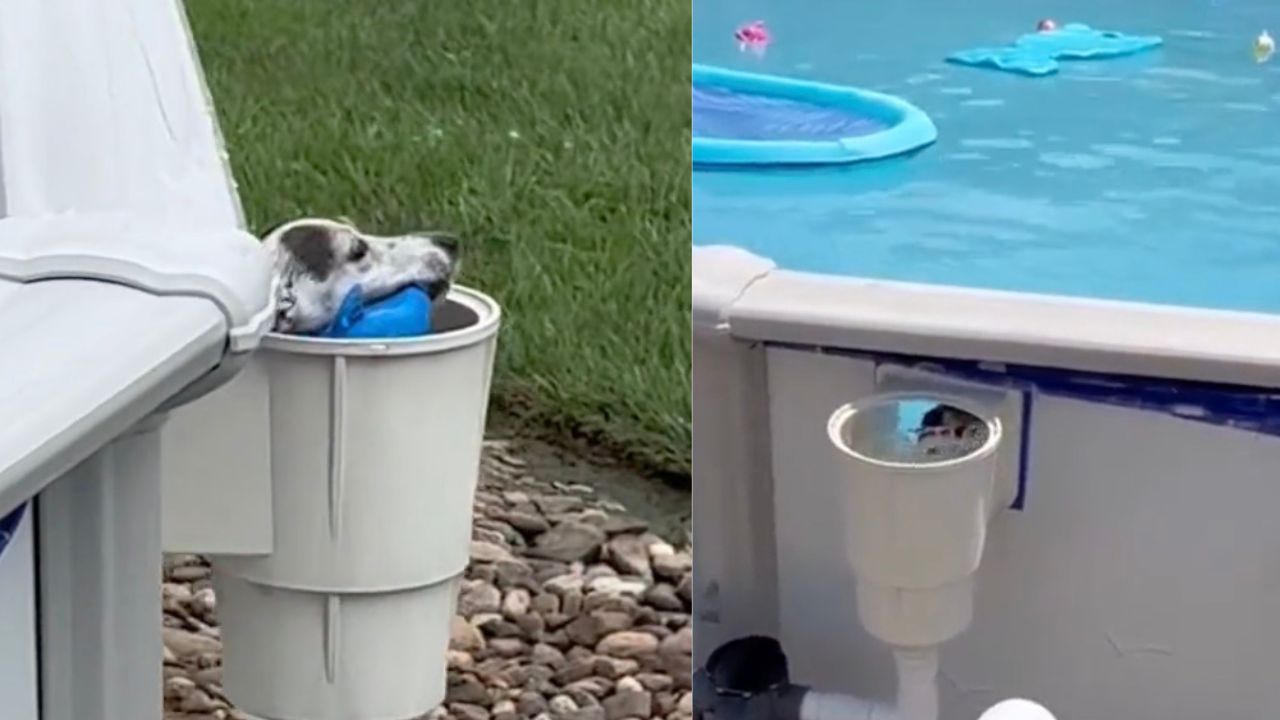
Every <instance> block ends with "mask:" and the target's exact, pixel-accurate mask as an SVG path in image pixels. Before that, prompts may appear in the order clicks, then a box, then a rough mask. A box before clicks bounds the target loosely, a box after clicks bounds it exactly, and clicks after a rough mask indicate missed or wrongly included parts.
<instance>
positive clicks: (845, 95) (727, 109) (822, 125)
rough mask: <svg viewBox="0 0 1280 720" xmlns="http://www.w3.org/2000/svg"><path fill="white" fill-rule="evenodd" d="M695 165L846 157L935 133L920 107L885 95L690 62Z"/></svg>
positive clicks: (923, 140)
mask: <svg viewBox="0 0 1280 720" xmlns="http://www.w3.org/2000/svg"><path fill="white" fill-rule="evenodd" d="M692 78H693V83H692V84H693V87H692V93H691V94H692V98H693V100H692V102H693V163H694V164H695V165H807V164H834V163H853V162H861V161H866V160H876V159H879V158H885V157H890V156H893V155H901V154H903V153H907V152H911V151H912V150H916V149H918V148H921V147H924V146H926V145H929V144H930V143H932V142H933V141H934V140H936V139H937V138H938V130H937V128H936V127H934V124H933V121H932V120H930V119H929V116H928V115H926V114H925V113H924V112H923V111H922V110H920V109H919V108H917V107H916V106H914V105H912V104H911V103H908V102H907V101H905V100H902V99H901V98H897V97H894V96H892V95H884V94H881V93H876V92H871V91H868V90H860V89H858V88H852V87H845V86H840V85H828V84H825V83H817V82H811V81H807V80H793V79H790V78H784V77H778V76H774V75H757V74H753V73H744V72H738V71H735V70H726V69H724V68H717V67H712V66H709V65H697V64H695V65H694V66H693V74H692Z"/></svg>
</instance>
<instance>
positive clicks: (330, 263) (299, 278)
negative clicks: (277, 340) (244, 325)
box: [262, 218, 458, 334]
mask: <svg viewBox="0 0 1280 720" xmlns="http://www.w3.org/2000/svg"><path fill="white" fill-rule="evenodd" d="M262 242H263V245H264V246H265V247H266V248H267V250H268V251H270V253H271V255H272V258H273V262H274V266H275V276H274V282H275V294H276V321H275V328H274V329H275V331H276V332H281V333H294V334H303V333H310V332H315V331H317V330H320V329H321V328H323V327H325V326H326V325H328V324H329V322H330V321H332V320H333V318H334V316H335V315H336V314H337V312H338V309H339V307H340V306H341V305H342V300H343V298H345V297H346V296H347V293H348V292H350V290H351V288H353V287H355V286H356V285H359V286H360V288H361V291H362V293H363V294H364V297H365V298H366V299H368V300H371V301H372V300H378V299H381V298H384V297H386V296H388V295H391V294H392V293H395V292H397V291H399V290H402V289H404V288H406V287H409V286H412V285H417V286H419V287H421V288H422V289H423V290H424V291H425V292H426V293H427V295H428V297H430V298H431V300H432V302H434V301H436V300H437V299H438V298H440V297H442V296H443V295H444V294H445V293H446V292H448V290H449V287H450V286H451V285H452V283H453V278H454V276H455V275H456V274H457V270H458V241H457V238H455V237H454V236H452V235H449V234H448V233H442V232H420V233H409V234H407V235H370V234H368V233H364V232H361V231H360V230H359V229H358V228H357V227H356V226H355V224H354V223H352V222H350V221H348V220H346V219H335V220H330V219H326V218H302V219H299V220H292V221H290V222H287V223H283V224H281V225H277V226H276V227H274V228H272V229H270V230H268V231H267V232H266V233H265V234H264V235H263V238H262Z"/></svg>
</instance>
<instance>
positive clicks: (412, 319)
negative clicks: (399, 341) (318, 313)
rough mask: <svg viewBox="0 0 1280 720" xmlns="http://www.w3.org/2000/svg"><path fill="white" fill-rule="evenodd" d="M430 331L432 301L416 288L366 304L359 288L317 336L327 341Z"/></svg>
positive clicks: (347, 298) (395, 335) (354, 288)
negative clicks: (328, 339) (329, 339)
mask: <svg viewBox="0 0 1280 720" xmlns="http://www.w3.org/2000/svg"><path fill="white" fill-rule="evenodd" d="M430 332H431V298H430V297H428V296H427V293H426V291H424V290H423V289H422V288H420V287H418V286H416V285H414V286H410V287H407V288H405V289H403V290H400V291H398V292H396V293H394V294H392V295H388V296H387V297H385V298H383V299H381V300H378V301H377V302H373V303H368V304H366V303H365V299H364V292H363V290H361V288H360V286H359V285H357V286H355V287H353V288H351V291H350V292H348V293H347V296H346V297H345V298H343V299H342V306H341V307H339V308H338V314H337V316H335V317H334V318H333V321H332V322H330V323H329V326H328V327H326V328H325V329H323V330H321V331H320V332H319V333H316V334H317V335H318V336H319V337H326V338H365V339H377V338H397V337H413V336H416V335H427V334H430Z"/></svg>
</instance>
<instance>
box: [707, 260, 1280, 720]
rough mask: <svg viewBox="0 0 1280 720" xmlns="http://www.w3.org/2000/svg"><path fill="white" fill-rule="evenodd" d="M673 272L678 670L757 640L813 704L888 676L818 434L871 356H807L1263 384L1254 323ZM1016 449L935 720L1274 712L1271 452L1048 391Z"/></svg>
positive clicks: (732, 272) (1276, 564)
mask: <svg viewBox="0 0 1280 720" xmlns="http://www.w3.org/2000/svg"><path fill="white" fill-rule="evenodd" d="M693 257H694V283H693V285H694V292H693V301H694V333H693V377H694V408H695V414H694V443H695V445H694V458H695V460H694V490H695V494H694V528H695V532H696V533H697V536H696V537H695V544H694V547H695V552H696V557H695V564H696V566H697V568H698V571H697V573H696V574H695V582H696V584H695V612H696V615H695V623H696V630H695V636H697V637H698V638H699V642H698V646H697V647H696V648H695V653H696V655H697V657H696V658H695V659H696V660H698V661H701V660H702V659H703V658H704V657H705V655H706V653H708V652H709V651H710V650H711V649H713V648H714V647H715V645H716V644H718V643H719V642H721V641H723V640H726V639H729V638H731V637H735V636H738V635H742V634H745V633H749V632H770V629H771V628H772V629H773V632H775V633H776V634H777V635H778V636H779V637H780V639H781V640H782V641H783V643H784V645H785V647H786V649H787V651H788V653H789V655H790V658H791V663H792V670H793V678H794V679H795V681H796V682H800V683H806V684H812V685H815V686H818V687H821V688H823V689H828V690H837V691H845V692H854V693H859V694H863V695H867V696H871V697H875V698H878V699H882V700H890V699H891V698H892V697H893V691H894V689H893V682H894V678H893V662H892V658H891V655H890V652H889V650H888V649H887V648H885V647H884V646H883V645H882V644H881V643H879V642H878V641H876V640H874V639H873V638H871V637H870V636H869V635H867V634H866V633H865V631H864V630H863V629H862V627H861V625H860V623H859V622H858V617H857V609H856V607H855V603H854V600H853V598H854V594H855V586H854V582H853V577H852V575H851V573H850V572H849V571H848V570H847V569H846V568H847V563H846V562H845V559H844V556H845V549H844V548H843V546H842V543H843V542H844V538H845V527H844V523H845V518H844V516H843V512H842V511H841V510H840V507H841V505H840V502H839V497H840V493H839V489H838V488H837V486H836V483H837V482H838V478H839V474H838V465H837V463H838V456H837V454H836V453H835V451H834V449H833V448H832V447H831V446H830V443H829V442H828V440H827V438H826V434H825V422H826V419H827V417H828V416H829V415H830V413H831V412H832V410H834V408H835V407H837V406H838V405H840V404H842V403H844V402H848V401H851V400H856V399H859V398H863V397H867V396H870V395H872V394H875V393H877V392H881V391H883V388H882V387H879V386H878V385H877V380H876V373H875V367H874V362H872V361H870V360H867V359H861V358H855V357H849V356H842V355H837V354H833V353H831V352H826V351H823V350H821V349H820V348H828V349H837V348H838V349H846V350H860V351H868V350H869V351H881V352H892V353H904V354H912V355H921V356H931V357H956V358H963V359H974V360H990V361H995V362H1017V363H1021V364H1028V365H1042V366H1052V367H1068V368H1074V369H1081V370H1090V371H1094V372H1112V373H1134V374H1144V375H1158V376H1161V377H1172V378H1181V379H1189V380H1204V381H1222V382H1237V383H1241V384H1250V385H1261V386H1271V387H1280V320H1278V319H1276V318H1272V317H1268V316H1258V315H1248V314H1241V313H1219V312H1210V311H1202V310H1181V309H1174V308H1163V307H1153V306H1143V305H1132V304H1124V303H1112V302H1098V301H1078V300H1066V299H1058V298H1049V297H1038V296H1025V295H1018V294H1011V293H990V292H975V291H968V290H959V289H951V288H941V287H923V286H910V285H903V284H898V283H888V282H879V281H865V280H850V279H840V278H834V277H824V276H815V275H805V274H800V273H791V272H787V271H782V270H778V269H776V268H773V267H772V266H771V265H770V264H769V263H768V262H767V261H763V260H761V259H760V258H755V257H753V256H750V255H748V254H746V253H743V252H742V251H740V250H734V249H732V248H720V247H703V248H695V249H694V251H693ZM735 280H737V281H740V283H741V284H739V285H738V287H737V288H736V289H735V288H733V283H734V281H735ZM777 342H785V343H789V344H795V345H797V346H809V347H807V348H806V347H798V348H797V347H791V348H784V347H778V346H771V343H777ZM1031 433H1032V434H1031V437H1030V438H1029V448H1028V449H1029V453H1028V457H1027V462H1028V468H1027V488H1026V498H1025V500H1026V504H1025V507H1024V509H1022V510H1017V511H1013V510H1006V511H1003V512H1000V513H998V514H997V515H996V517H995V518H994V520H993V522H992V525H991V528H990V533H989V536H988V539H987V548H986V551H985V556H984V560H983V563H982V567H981V568H980V570H979V572H978V582H977V597H976V600H975V617H974V622H973V625H972V626H971V627H970V629H969V630H968V631H967V632H965V633H964V634H963V635H961V636H960V637H959V638H957V639H956V640H954V641H951V642H949V643H948V644H947V645H946V646H945V647H944V648H943V652H942V670H941V677H942V682H941V689H940V693H941V705H942V718H941V720H971V719H972V718H974V717H977V716H978V715H979V714H981V712H982V710H984V709H985V708H986V707H988V706H990V705H991V703H993V702H995V701H997V700H999V699H1001V698H1004V697H1032V698H1035V699H1036V700H1038V701H1040V702H1042V703H1043V704H1044V705H1046V706H1047V707H1049V708H1051V709H1052V710H1053V711H1054V712H1055V713H1056V714H1058V716H1059V717H1078V718H1091V717H1123V718H1126V720H1169V719H1170V718H1177V719H1180V718H1187V719H1188V720H1190V719H1193V718H1204V717H1214V718H1224V719H1226V720H1234V719H1237V718H1238V719H1239V720H1252V719H1253V718H1257V717H1262V716H1264V715H1266V714H1267V713H1268V712H1269V711H1271V710H1273V709H1274V708H1276V707H1280V682H1277V681H1276V678H1277V677H1280V662H1277V661H1276V659H1275V648H1276V647H1277V646H1278V645H1277V642H1278V641H1280V622H1277V620H1276V616H1277V611H1280V523H1277V522H1275V520H1274V515H1275V512H1274V510H1273V508H1275V507H1278V506H1280V438H1274V437H1267V436H1262V435H1257V434H1252V433H1247V432H1240V431H1233V430H1230V429H1227V428H1223V427H1219V426H1214V425H1209V424H1204V423H1195V422H1189V421H1186V420H1181V419H1177V418H1172V417H1168V416H1165V415H1161V414H1156V413H1151V412H1145V411H1137V410H1131V409H1125V408H1119V407H1115V406H1110V405H1103V404H1095V403H1086V402H1081V401H1076V400H1070V399H1064V398H1057V397H1052V396H1044V395H1036V396H1035V400H1034V412H1033V418H1032V423H1031ZM735 438H738V439H737V440H735ZM771 577H776V580H774V581H772V582H771ZM712 585H718V586H719V587H720V592H719V593H718V597H717V598H716V603H715V604H714V609H715V610H716V612H715V613H704V612H703V610H704V608H707V607H711V606H710V605H708V604H707V603H703V602H702V601H701V598H702V595H701V594H700V593H706V592H707V591H708V588H709V587H710V586H712Z"/></svg>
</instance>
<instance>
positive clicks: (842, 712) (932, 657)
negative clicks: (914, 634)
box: [800, 648, 938, 720]
mask: <svg viewBox="0 0 1280 720" xmlns="http://www.w3.org/2000/svg"><path fill="white" fill-rule="evenodd" d="M893 659H894V663H895V664H896V665H897V668H898V702H897V706H896V707H890V706H888V705H886V704H884V703H877V702H872V701H870V700H864V699H862V698H859V697H855V696H853V695H842V694H840V693H824V692H815V691H810V692H808V693H806V694H805V696H804V700H803V701H801V704H800V720H938V650H937V649H936V648H923V649H912V650H907V649H901V648H899V649H895V650H894V653H893Z"/></svg>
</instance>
